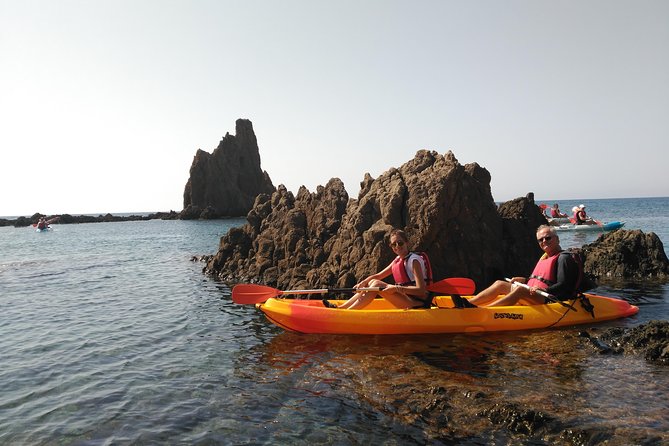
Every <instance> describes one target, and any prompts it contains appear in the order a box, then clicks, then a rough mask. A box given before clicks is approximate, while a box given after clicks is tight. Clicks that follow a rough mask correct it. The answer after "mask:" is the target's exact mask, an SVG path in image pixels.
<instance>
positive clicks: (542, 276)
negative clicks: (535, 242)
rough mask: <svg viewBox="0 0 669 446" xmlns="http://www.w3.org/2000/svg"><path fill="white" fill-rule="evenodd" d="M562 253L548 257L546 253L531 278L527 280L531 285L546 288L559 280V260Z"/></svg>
mask: <svg viewBox="0 0 669 446" xmlns="http://www.w3.org/2000/svg"><path fill="white" fill-rule="evenodd" d="M558 257H560V253H557V254H555V255H554V256H551V257H546V254H544V256H542V257H541V259H539V261H538V262H537V266H535V267H534V271H532V274H531V275H530V280H528V281H527V284H528V285H529V286H533V287H536V288H543V289H546V288H548V287H549V286H550V285H553V284H555V283H556V281H557V260H558Z"/></svg>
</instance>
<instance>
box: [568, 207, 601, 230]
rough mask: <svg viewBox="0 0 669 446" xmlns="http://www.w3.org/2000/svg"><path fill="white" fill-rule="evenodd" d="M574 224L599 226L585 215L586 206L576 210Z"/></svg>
mask: <svg viewBox="0 0 669 446" xmlns="http://www.w3.org/2000/svg"><path fill="white" fill-rule="evenodd" d="M573 210H574V222H575V224H577V225H594V224H597V223H596V222H595V221H594V220H593V219H592V218H590V217H588V214H586V213H585V205H584V204H582V205H580V206H578V207H575V208H574V209H573Z"/></svg>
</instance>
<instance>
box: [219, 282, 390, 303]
mask: <svg viewBox="0 0 669 446" xmlns="http://www.w3.org/2000/svg"><path fill="white" fill-rule="evenodd" d="M353 291H381V288H378V287H376V288H358V289H355V288H320V289H313V290H286V291H282V290H277V289H276V288H272V287H268V286H265V285H255V284H250V283H248V284H247V283H240V284H239V285H235V286H234V287H233V288H232V301H233V302H235V303H237V304H260V303H263V302H265V301H266V300H267V299H270V298H272V297H278V296H282V295H284V294H327V293H346V292H353Z"/></svg>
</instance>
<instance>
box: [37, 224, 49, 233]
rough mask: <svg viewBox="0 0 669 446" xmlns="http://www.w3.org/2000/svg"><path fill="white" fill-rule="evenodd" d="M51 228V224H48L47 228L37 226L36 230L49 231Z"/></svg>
mask: <svg viewBox="0 0 669 446" xmlns="http://www.w3.org/2000/svg"><path fill="white" fill-rule="evenodd" d="M51 230H52V228H51V225H49V226H47V227H46V228H35V232H49V231H51Z"/></svg>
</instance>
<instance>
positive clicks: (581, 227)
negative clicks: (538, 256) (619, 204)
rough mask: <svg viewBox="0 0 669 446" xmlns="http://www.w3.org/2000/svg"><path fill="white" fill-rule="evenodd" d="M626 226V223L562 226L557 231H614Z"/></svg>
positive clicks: (557, 227)
mask: <svg viewBox="0 0 669 446" xmlns="http://www.w3.org/2000/svg"><path fill="white" fill-rule="evenodd" d="M624 225H625V222H624V221H612V222H609V223H602V224H601V225H597V224H595V225H572V224H567V225H560V226H556V227H555V229H557V230H558V231H613V230H614V229H620V228H622V227H623V226H624Z"/></svg>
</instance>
